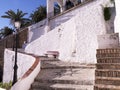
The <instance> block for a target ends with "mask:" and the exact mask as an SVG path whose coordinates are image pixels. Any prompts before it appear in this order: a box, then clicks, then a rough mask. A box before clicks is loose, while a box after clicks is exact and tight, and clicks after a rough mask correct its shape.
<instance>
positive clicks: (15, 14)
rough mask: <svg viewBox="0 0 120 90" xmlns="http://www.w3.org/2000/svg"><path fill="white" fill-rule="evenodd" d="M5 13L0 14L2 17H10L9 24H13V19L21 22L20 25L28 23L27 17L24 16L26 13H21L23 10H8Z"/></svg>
mask: <svg viewBox="0 0 120 90" xmlns="http://www.w3.org/2000/svg"><path fill="white" fill-rule="evenodd" d="M5 14H6V15H3V16H1V17H2V18H8V19H10V24H12V25H13V26H14V22H15V21H20V22H21V23H22V25H21V27H24V26H25V25H26V23H29V22H30V20H29V19H28V18H24V16H25V15H27V13H23V11H21V10H19V9H17V12H14V11H13V10H8V11H7V12H5Z"/></svg>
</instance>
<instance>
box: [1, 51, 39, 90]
mask: <svg viewBox="0 0 120 90" xmlns="http://www.w3.org/2000/svg"><path fill="white" fill-rule="evenodd" d="M17 65H18V70H17V76H18V82H16V83H15V84H14V85H13V86H12V88H11V90H29V89H30V86H31V84H32V83H33V81H34V79H35V77H36V76H37V75H38V73H39V72H40V60H39V57H38V56H34V55H32V54H26V53H23V52H22V53H18V58H17ZM13 66H14V51H11V50H8V49H5V62H4V75H3V82H4V83H5V82H10V81H12V80H13Z"/></svg>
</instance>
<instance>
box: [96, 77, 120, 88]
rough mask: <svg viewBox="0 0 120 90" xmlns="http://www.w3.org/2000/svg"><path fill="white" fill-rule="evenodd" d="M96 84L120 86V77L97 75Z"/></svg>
mask: <svg viewBox="0 0 120 90" xmlns="http://www.w3.org/2000/svg"><path fill="white" fill-rule="evenodd" d="M95 84H103V85H114V86H120V78H113V77H96V78H95Z"/></svg>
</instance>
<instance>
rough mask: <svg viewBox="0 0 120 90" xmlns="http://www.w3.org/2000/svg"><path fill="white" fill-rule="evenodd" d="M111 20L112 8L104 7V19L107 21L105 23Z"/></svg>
mask: <svg viewBox="0 0 120 90" xmlns="http://www.w3.org/2000/svg"><path fill="white" fill-rule="evenodd" d="M110 18H111V13H110V8H109V7H104V19H105V21H108V20H110Z"/></svg>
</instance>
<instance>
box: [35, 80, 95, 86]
mask: <svg viewBox="0 0 120 90" xmlns="http://www.w3.org/2000/svg"><path fill="white" fill-rule="evenodd" d="M35 82H38V83H50V84H75V85H93V84H94V80H59V79H53V80H50V79H48V80H46V79H35Z"/></svg>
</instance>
